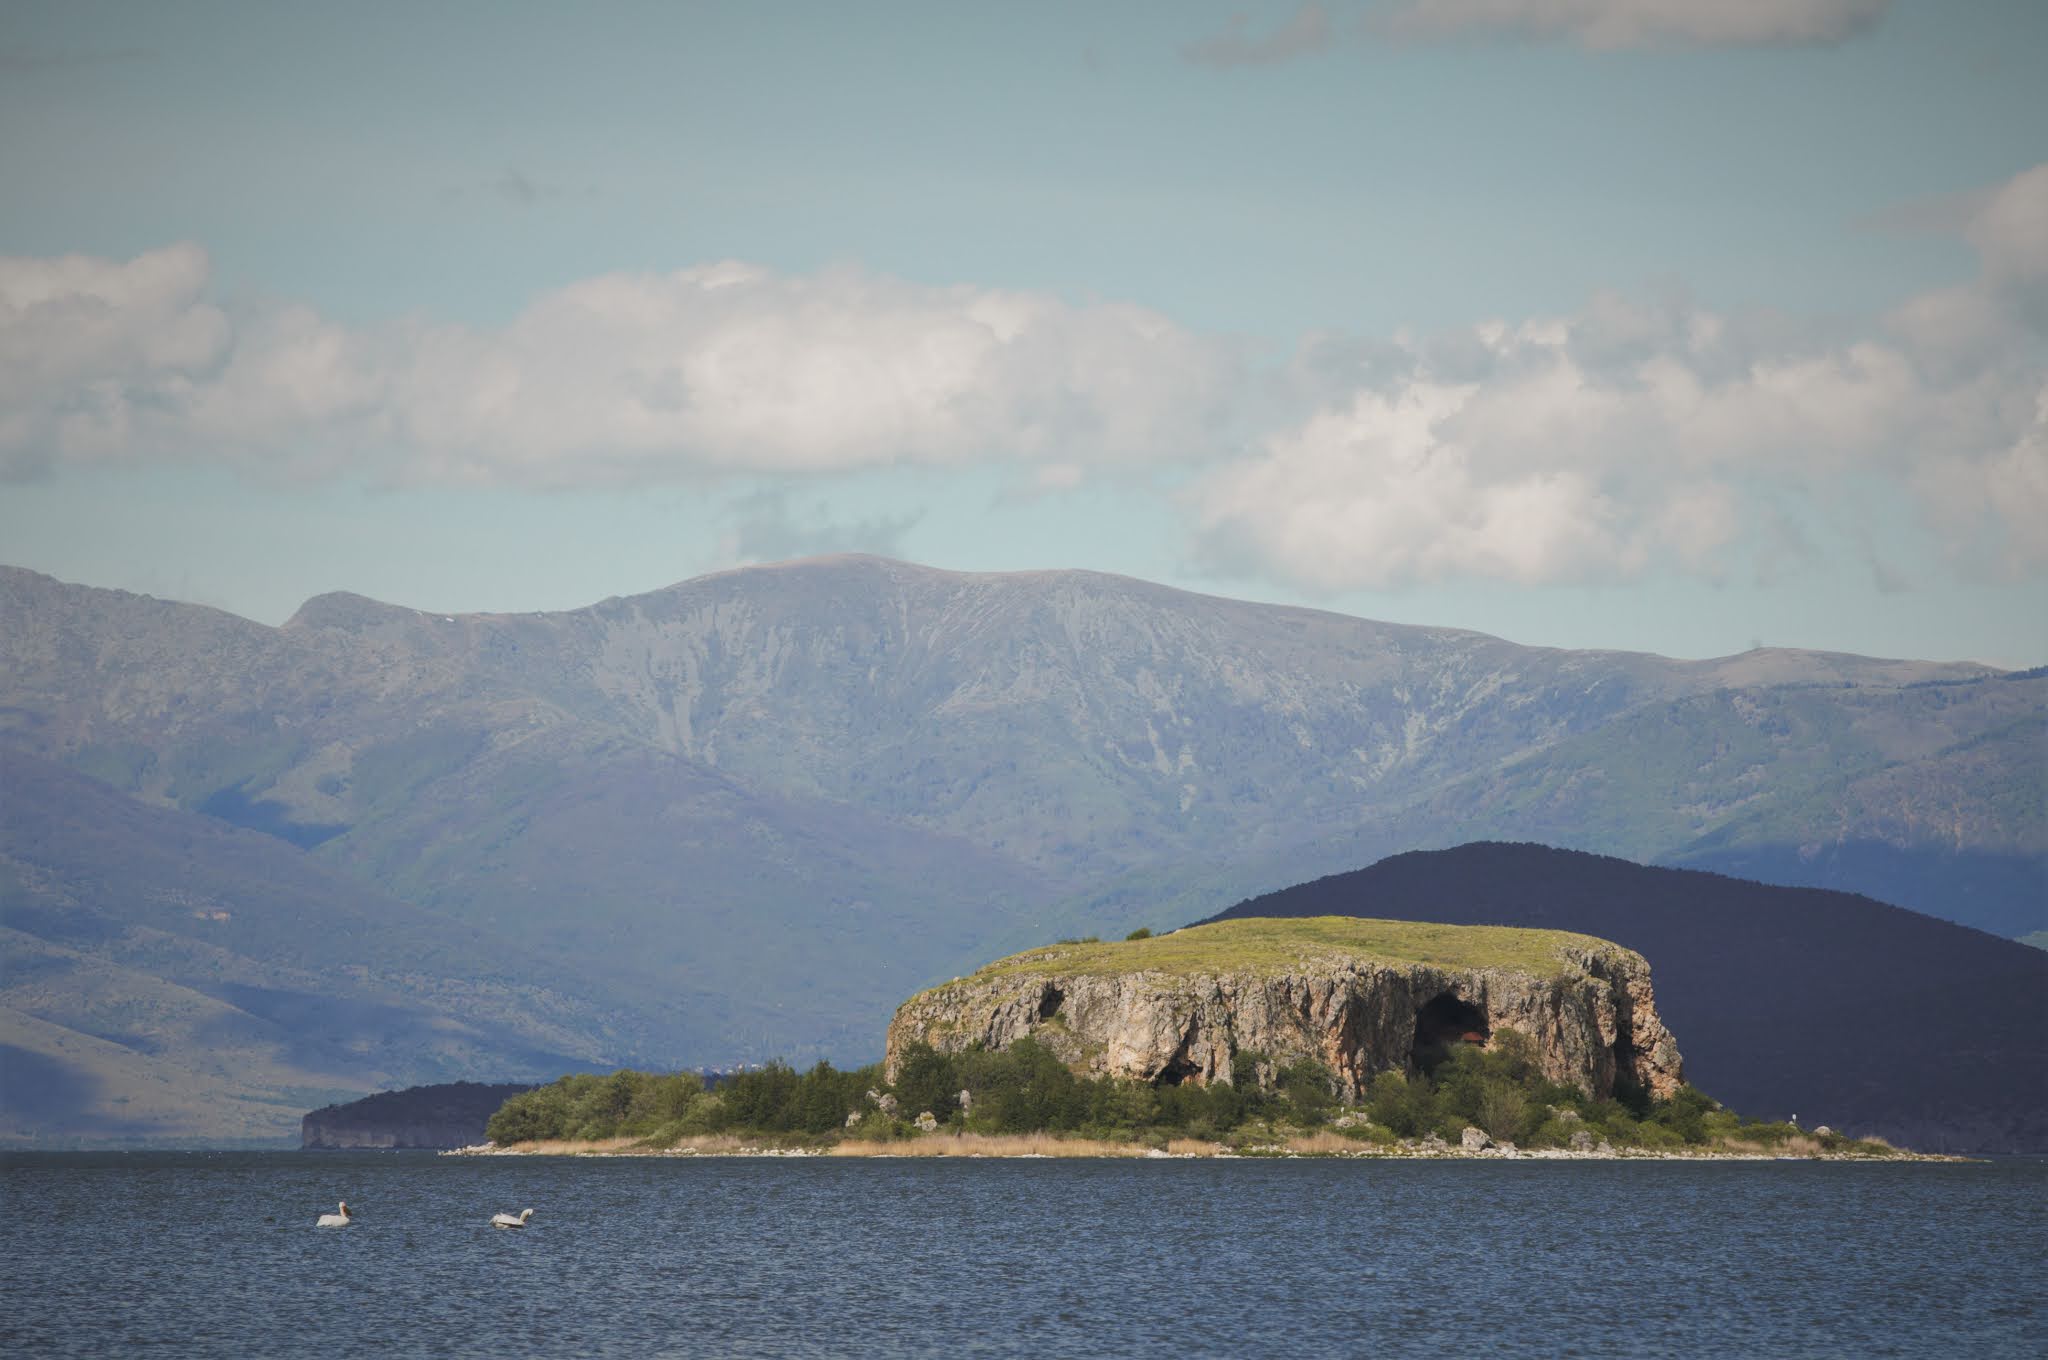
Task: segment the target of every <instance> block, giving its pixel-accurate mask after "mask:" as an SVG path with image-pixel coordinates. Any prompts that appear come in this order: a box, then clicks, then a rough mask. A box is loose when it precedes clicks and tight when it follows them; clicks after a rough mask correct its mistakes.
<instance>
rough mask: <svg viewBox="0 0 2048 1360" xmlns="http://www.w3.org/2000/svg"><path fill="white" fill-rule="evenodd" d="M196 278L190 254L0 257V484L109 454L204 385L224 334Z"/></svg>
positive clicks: (184, 249) (182, 250)
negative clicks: (116, 257) (67, 462)
mask: <svg viewBox="0 0 2048 1360" xmlns="http://www.w3.org/2000/svg"><path fill="white" fill-rule="evenodd" d="M206 278H207V260H206V255H205V253H204V252H203V251H201V250H199V249H198V248H197V247H195V246H189V245H183V246H172V247H170V248H168V249H165V250H155V251H151V252H149V253H148V254H145V255H139V256H137V257H136V258H135V259H133V260H129V261H127V262H125V263H122V262H118V261H112V260H101V259H95V258H92V257H90V256H84V255H65V256H60V257H56V258H43V259H38V258H27V257H19V256H15V257H0V475H13V476H20V475H23V474H25V473H31V472H35V471H39V470H42V469H46V468H48V467H49V466H51V465H52V464H54V463H55V462H57V461H59V460H61V459H66V458H97V457H105V456H109V455H112V454H116V453H118V452H120V451H121V450H123V449H125V448H127V447H128V446H129V445H130V444H131V443H132V442H133V440H134V439H135V438H136V436H137V430H138V426H144V425H148V424H150V423H152V422H153V421H155V420H156V419H157V418H158V416H159V412H160V409H161V408H165V407H172V408H175V407H176V406H177V405H178V404H179V403H180V402H181V401H182V400H183V399H184V398H185V397H186V396H187V394H189V393H190V392H191V391H192V390H193V389H194V388H195V387H197V386H198V385H200V384H203V383H204V382H206V381H207V380H208V379H209V377H210V376H211V375H212V374H213V373H214V372H215V370H216V369H217V368H218V366H219V365H220V364H221V362H222V361H223V360H224V358H225V357H226V355H227V352H228V348H229V344H230V341H231V333H232V327H231V326H230V325H229V322H228V318H227V316H226V315H225V314H224V313H223V312H221V311H220V310H219V309H218V308H216V307H214V306H212V305H211V304H209V303H207V302H206V301H205V300H204V299H203V297H202V296H201V294H202V292H203V290H204V289H205V286H206Z"/></svg>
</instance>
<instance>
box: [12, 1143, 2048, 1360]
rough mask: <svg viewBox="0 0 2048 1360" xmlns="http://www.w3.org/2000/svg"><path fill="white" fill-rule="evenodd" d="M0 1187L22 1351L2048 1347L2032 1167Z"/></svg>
mask: <svg viewBox="0 0 2048 1360" xmlns="http://www.w3.org/2000/svg"><path fill="white" fill-rule="evenodd" d="M0 1185H4V1199H0V1286H4V1293H0V1352H4V1353H6V1354H9V1355H103V1354H109V1353H119V1352H123V1351H126V1350H128V1349H130V1348H137V1349H149V1350H151V1351H152V1352H153V1353H160V1354H194V1355H231V1354H233V1355H241V1354H252V1355H292V1354H310V1353H312V1352H315V1351H318V1352H320V1353H322V1354H325V1355H392V1354H434V1355H484V1354H491V1355H504V1354H513V1355H527V1354H548V1355H571V1354H573V1355H631V1356H660V1355H706V1356H728V1355H730V1356H757V1355H937V1354H963V1355H1030V1356H1034V1357H1045V1356H1061V1355H1082V1354H1104V1355H1108V1354H1114V1355H1159V1356H1165V1355H1229V1356H1240V1355H1242V1356H1267V1355H1271V1356H1281V1355H1285V1356H1298V1355H1329V1356H1350V1355H1376V1356H1377V1355H1389V1354H1393V1355H1421V1354H1429V1355H1444V1356H1454V1355H1466V1354H1470V1355H1489V1356H1502V1355H1509V1356H1519V1355H1528V1356H1561V1355H1589V1356H1590V1355H1629V1356H1656V1355H1673V1356H1678V1355H1683V1356H1688V1357H1691V1356H1697V1355H1701V1354H1715V1353H1718V1354H1728V1355H1761V1354H1773V1355H1802V1356H1819V1355H1839V1356H1866V1355H1961V1356H2029V1357H2033V1356H2040V1355H2043V1354H2048V1326H2044V1320H2048V1315H2044V1311H2043V1286H2044V1283H2048V1279H2044V1275H2048V1269H2044V1265H2043V1262H2044V1260H2048V1193H2044V1192H2048V1163H2042V1162H2038V1161H2036V1162H1997V1163H1990V1164H1976V1165H1961V1166H1952V1165H1939V1166H1928V1165H1920V1166H1853V1165H1814V1164H1805V1163H1762V1164H1700V1165H1686V1164H1680V1163H1594V1162H1576V1163H1559V1162H1551V1163H1539V1162H1506V1163H1502V1162H1445V1163H1418V1162H1322V1161H1288V1162H1262V1161H1224V1162H1176V1161H1151V1162H1064V1161H1060V1162H1055V1161H1023V1162H924V1161H918V1162H910V1161H852V1160H846V1161H840V1160H826V1159H808V1160H712V1159H706V1160H701V1161H692V1160H687V1159H683V1160H629V1159H614V1160H567V1159H558V1158H523V1159H512V1158H437V1157H433V1156H428V1155H420V1154H405V1153H384V1154H353V1153H334V1154H316V1153H218V1154H207V1153H131V1154H24V1155H16V1156H12V1157H9V1158H7V1159H6V1160H5V1163H4V1170H0ZM342 1198H346V1199H347V1200H348V1201H349V1202H350V1204H351V1205H352V1206H353V1207H355V1208H356V1209H357V1210H358V1212H359V1215H360V1216H359V1219H358V1221H357V1223H356V1224H355V1225H354V1226H353V1227H350V1228H347V1229H344V1230H341V1231H333V1230H325V1231H323V1230H319V1229H316V1228H315V1227H314V1226H313V1220H314V1218H315V1216H317V1215H318V1214H319V1213H321V1212H322V1211H323V1210H331V1209H332V1208H333V1207H334V1201H336V1200H338V1199H342ZM529 1205H531V1206H532V1207H533V1208H534V1209H535V1211H536V1212H535V1214H534V1218H533V1225H532V1227H530V1228H528V1229H526V1230H525V1231H523V1232H503V1231H494V1230H493V1229H491V1228H490V1227H489V1226H488V1220H489V1218H490V1215H491V1214H492V1213H493V1212H495V1211H498V1210H510V1211H515V1212H516V1211H517V1210H520V1209H523V1208H526V1207H527V1206H529Z"/></svg>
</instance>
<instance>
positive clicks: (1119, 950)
mask: <svg viewBox="0 0 2048 1360" xmlns="http://www.w3.org/2000/svg"><path fill="white" fill-rule="evenodd" d="M1507 1030H1514V1031H1518V1032H1519V1033H1521V1034H1522V1035H1524V1036H1526V1038H1527V1039H1528V1040H1530V1041H1531V1042H1532V1043H1533V1045H1534V1053H1535V1059H1536V1062H1537V1065H1538V1067H1539V1068H1540V1069H1541V1071H1542V1073H1543V1075H1544V1076H1545V1077H1547V1078H1548V1079H1550V1080H1551V1081H1555V1082H1561V1083H1564V1084H1566V1085H1569V1086H1575V1087H1577V1088H1578V1089H1579V1090H1580V1091H1582V1092H1584V1093H1585V1094H1586V1095H1588V1096H1591V1097H1593V1098H1595V1099H1604V1098H1606V1097H1609V1096H1612V1095H1614V1094H1616V1092H1617V1090H1626V1089H1630V1088H1633V1089H1635V1090H1638V1091H1640V1092H1642V1093H1644V1094H1646V1095H1648V1096H1650V1097H1654V1098H1659V1099H1662V1098H1668V1097H1670V1096H1672V1095H1673V1094H1675V1093H1676V1092H1677V1091H1678V1090H1679V1089H1680V1087H1681V1086H1682V1085H1683V1084H1684V1082H1683V1066H1682V1060H1681V1059H1680V1057H1679V1052H1678V1043H1677V1040H1676V1039H1675V1038H1674V1037H1673V1036H1672V1035H1671V1033H1670V1032H1669V1031H1668V1030H1667V1029H1665V1027H1664V1024H1663V1021H1662V1020H1660V1019H1659V1018H1658V1015H1657V1007H1656V1002H1655V999H1654V997H1653V994H1652V991H1651V986H1650V966H1649V964H1648V963H1647V962H1645V961H1644V959H1643V957H1642V955H1640V954H1637V953H1635V952H1634V951H1632V950H1628V949H1623V948H1621V947H1620V946H1619V945H1615V944H1611V943H1609V942H1607V941H1605V940H1599V939H1595V938H1593V937H1592V936H1588V935H1576V934H1571V933H1569V932H1565V931H1555V930H1513V929H1505V928H1499V927H1485V926H1445V925H1432V924H1426V923H1421V922H1414V921H1376V920H1365V919H1360V918H1354V917H1324V918H1319V919H1314V920H1292V921H1272V920H1240V921H1228V922H1220V923H1216V924H1212V925H1204V926H1195V927H1191V928H1189V929H1186V930H1180V931H1175V932H1174V933H1172V934H1170V935H1164V936H1159V937H1156V938H1151V939H1137V940H1132V941H1127V942H1124V943H1121V944H1102V943H1098V942H1093V941H1076V942H1069V943H1063V944H1059V945H1054V946H1050V947H1047V948H1043V949H1036V950H1032V951H1029V952H1027V953H1023V954H1017V955H1013V956H1011V957H1009V958H1006V959H1002V960H999V961H997V962H996V963H993V964H990V965H989V966H988V967H986V968H983V969H981V970H980V971H978V972H976V973H975V974H973V975H972V976H971V977H967V978H964V979H958V980H955V981H953V982H950V983H947V984H945V985H944V986H940V987H936V988H933V989H931V990H930V991H927V992H923V993H920V994H919V995H917V996H915V997H912V998H911V999H910V1000H909V1001H906V1002H905V1003H904V1004H903V1006H902V1008H901V1009H899V1010H898V1011H897V1013H896V1018H895V1020H894V1021H893V1022H892V1023H891V1025H890V1026H889V1037H888V1051H887V1057H886V1059H885V1064H886V1069H887V1071H888V1073H889V1075H890V1076H891V1078H892V1079H893V1078H894V1076H895V1074H896V1073H897V1072H898V1070H899V1068H900V1066H901V1064H902V1062H903V1058H904V1055H905V1054H906V1053H907V1052H909V1051H910V1050H911V1049H912V1048H913V1047H914V1046H917V1045H924V1046H928V1047H930V1048H931V1049H933V1050H935V1051H937V1052H940V1053H958V1052H965V1051H968V1050H972V1049H985V1050H991V1051H1000V1050H1004V1049H1007V1048H1009V1047H1010V1046H1011V1045H1012V1044H1014V1043H1016V1042H1017V1041H1018V1040H1020V1039H1024V1038H1027V1037H1029V1038H1031V1039H1034V1040H1036V1041H1037V1042H1038V1043H1039V1044H1041V1045H1043V1046H1044V1047H1045V1048H1047V1049H1049V1050H1051V1051H1052V1052H1053V1053H1054V1054H1055V1055H1057V1056H1058V1057H1059V1058H1060V1060H1061V1061H1063V1062H1064V1063H1066V1064H1067V1065H1068V1066H1069V1067H1071V1068H1073V1069H1075V1070H1076V1071H1078V1072H1086V1073H1088V1074H1091V1075H1102V1076H1110V1077H1117V1078H1123V1079H1128V1080H1133V1081H1141V1082H1147V1083H1150V1084H1152V1085H1155V1086H1157V1085H1177V1084H1179V1083H1181V1082H1183V1081H1192V1082H1196V1083H1200V1084H1203V1085H1208V1084H1211V1083H1216V1082H1229V1081H1232V1080H1234V1079H1237V1077H1236V1074H1237V1072H1238V1071H1239V1070H1241V1069H1240V1062H1241V1060H1243V1059H1247V1058H1249V1059H1250V1060H1251V1062H1252V1065H1253V1070H1254V1071H1256V1069H1257V1068H1259V1067H1261V1066H1263V1067H1267V1068H1271V1067H1273V1066H1286V1065H1287V1064H1290V1063H1293V1062H1297V1061H1301V1060H1304V1059H1306V1060H1309V1061H1313V1062H1316V1063H1320V1064H1322V1065H1323V1067H1325V1068H1327V1069H1328V1071H1329V1073H1330V1075H1331V1077H1332V1079H1333V1081H1334V1082H1335V1085H1336V1087H1337V1094H1339V1096H1340V1097H1341V1098H1342V1099H1344V1100H1346V1101H1354V1100H1357V1099H1358V1098H1359V1096H1360V1094H1361V1092H1362V1091H1363V1090H1364V1088H1365V1087H1366V1085H1367V1084H1368V1083H1369V1082H1370V1081H1371V1079H1372V1078H1373V1077H1374V1076H1375V1075H1377V1074H1379V1073H1381V1072H1390V1071H1391V1072H1408V1073H1417V1072H1423V1071H1427V1070H1428V1069H1429V1068H1431V1067H1432V1066H1433V1065H1434V1064H1435V1062H1436V1061H1438V1060H1439V1058H1440V1057H1441V1055H1442V1054H1444V1053H1445V1052H1446V1051H1448V1050H1451V1049H1453V1048H1455V1047H1458V1046H1461V1045H1471V1046H1476V1047H1480V1048H1484V1047H1486V1046H1488V1045H1489V1044H1490V1043H1491V1042H1492V1041H1493V1038H1494V1036H1495V1035H1496V1034H1497V1033H1499V1032H1502V1031H1507Z"/></svg>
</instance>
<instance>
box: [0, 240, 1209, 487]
mask: <svg viewBox="0 0 2048 1360" xmlns="http://www.w3.org/2000/svg"><path fill="white" fill-rule="evenodd" d="M205 282H206V262H205V257H204V256H203V255H202V254H201V253H200V252H198V251H197V250H195V249H193V248H191V247H174V248H172V249H170V250H166V251H160V252H155V253H153V254H150V255H145V256H142V257H140V258H138V259H136V260H133V261H129V262H127V263H125V264H124V263H121V262H116V261H108V260H90V259H84V258H68V259H64V260H55V261H51V260H7V261H0V359H4V364H5V374H4V376H0V381H4V382H5V383H7V384H8V386H7V387H5V388H0V393H4V394H5V395H7V396H8V397H9V401H8V402H7V406H8V411H9V414H8V416H7V418H6V423H5V424H4V425H0V457H4V458H5V459H6V464H5V465H6V466H7V467H8V468H10V469H12V470H13V471H14V472H15V473H16V474H17V475H20V474H21V473H23V472H28V471H34V470H36V469H37V468H39V467H44V466H48V465H49V463H50V462H52V461H53V460H56V459H59V458H65V457H118V456H147V455H151V454H164V453H171V454H188V453H193V452H196V451H200V450H206V451H213V452H220V453H224V454H229V455H239V456H241V457H243V458H246V459H249V460H252V461H263V462H270V463H272V464H273V465H276V464H279V463H281V464H283V465H284V467H285V470H302V471H310V472H327V471H332V470H335V469H336V468H338V467H340V466H344V465H352V466H355V467H357V468H359V469H362V470H367V471H372V472H376V473H380V474H382V475H390V476H396V477H399V478H404V479H416V480H438V481H514V482H521V483H527V484H539V485H548V484H557V483H584V482H589V481H594V480H644V479H652V478H659V477H664V476H671V475H675V474H676V473H678V472H681V471H686V470H703V469H710V470H744V471H783V472H801V471H831V470H840V469H847V468H857V467H865V466H875V465H881V464H891V463H919V464H947V463H961V462H968V461H973V460H979V459H991V458H997V459H1026V460H1037V459H1054V460H1060V461H1072V460H1075V459H1077V458H1083V459H1087V460H1090V461H1102V462H1116V461H1125V460H1144V459H1158V458H1181V457H1188V456H1194V455H1199V454H1201V453H1202V452H1204V451H1206V450H1209V449H1212V448H1214V447H1215V446H1216V443H1217V439H1218V426H1219V423H1220V422H1221V421H1222V420H1223V418H1224V415H1225V413H1224V411H1223V409H1222V406H1221V403H1222V402H1223V401H1225V400H1226V399H1227V398H1228V396H1229V394H1230V392H1231V391H1232V389H1233V388H1234V387H1235V386H1236V382H1235V378H1234V369H1235V363H1234V360H1233V358H1232V355H1231V352H1230V350H1229V348H1228V347H1227V346H1226V345H1225V344H1223V343H1222V342H1219V341H1215V340H1211V339H1207V338H1204V337H1200V336H1196V335H1193V334H1191V333H1189V332H1187V331H1184V330H1182V329H1180V328H1179V327H1176V326H1175V325H1173V324H1172V323H1171V322H1169V321H1168V320H1166V319H1165V318H1164V317H1162V316H1160V315H1159V314H1157V313H1155V312H1151V311H1148V310H1146V309H1144V308H1141V307H1135V306H1130V305H1126V304H1118V303H1089V304H1074V303H1069V302H1066V301H1063V300H1061V299H1059V298H1056V297H1052V296H1049V295H1045V294H1035V293H1024V292H1005V291H1000V290H994V289H981V288H969V287H952V288H938V287H927V286H924V285H919V284H912V283H907V282H904V281H902V280H899V279H891V278H885V277H878V276H875V275H870V274H865V273H862V272H860V271H857V270H836V271H831V272H827V273H822V274H816V275H781V274H776V273H773V272H771V271H768V270H764V269H760V268H756V267H753V266H749V265H744V264H736V263H723V264H714V265H708V266H702V267H699V268H694V269H686V270H682V271H679V272H677V273H673V274H659V275H654V274H650V275H625V274H617V275H606V276H603V277H600V278H594V279H589V280H586V281H584V282H581V283H577V284H573V285H571V286H569V287H567V288H563V289H561V290H559V291H557V292H554V293H551V294H548V295H546V296H544V297H541V298H539V299H538V300H536V301H535V302H534V303H533V304H532V305H531V306H529V307H528V308H527V309H526V310H525V311H524V312H522V313H521V314H520V315H519V316H517V317H516V318H514V319H513V320H512V321H511V322H510V323H509V324H508V325H506V326H504V327H502V328H499V329H491V330H482V329H473V328H468V327H461V326H451V325H436V324H430V323H425V322H413V323H407V324H404V325H397V326H388V327H381V328H372V329H362V330H359V329H352V328H349V327H345V326H341V325H339V324H336V323H334V322H332V321H329V320H327V319H325V318H323V317H321V316H319V315H318V314H316V313H314V312H312V311H310V310H308V309H305V308H301V307H284V308H274V309H270V310H263V311H258V312H254V313H250V314H244V315H238V316H236V317H235V318H233V320H232V323H231V321H230V318H229V317H228V316H227V314H226V313H224V312H223V311H222V310H220V309H219V308H217V307H215V306H213V305H212V304H210V303H208V302H207V301H205V299H204V297H203V290H204V285H205Z"/></svg>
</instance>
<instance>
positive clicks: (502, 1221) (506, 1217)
mask: <svg viewBox="0 0 2048 1360" xmlns="http://www.w3.org/2000/svg"><path fill="white" fill-rule="evenodd" d="M532 1217H533V1210H531V1209H526V1210H522V1211H521V1213H520V1215H519V1217H517V1218H514V1217H512V1215H510V1214H492V1215H491V1226H492V1227H493V1228H523V1227H525V1226H526V1220H527V1219H529V1218H532Z"/></svg>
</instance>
